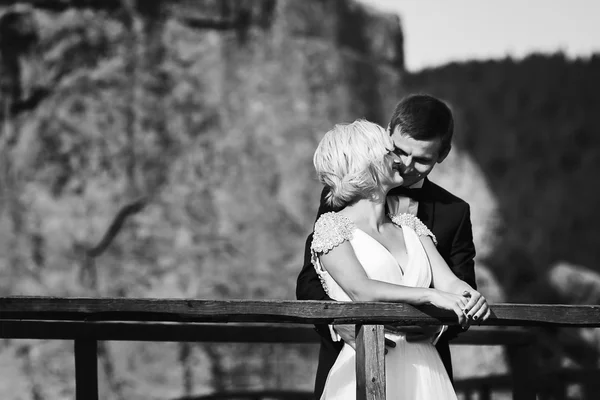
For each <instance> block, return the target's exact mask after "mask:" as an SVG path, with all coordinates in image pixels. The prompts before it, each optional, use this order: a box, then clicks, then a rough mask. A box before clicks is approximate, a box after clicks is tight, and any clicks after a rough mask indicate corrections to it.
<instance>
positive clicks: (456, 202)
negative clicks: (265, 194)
mask: <svg viewBox="0 0 600 400" xmlns="http://www.w3.org/2000/svg"><path fill="white" fill-rule="evenodd" d="M453 131H454V121H453V117H452V112H451V111H450V109H449V108H448V106H447V105H446V104H445V103H444V102H442V101H440V100H439V99H436V98H434V97H432V96H429V95H411V96H408V97H406V98H405V99H403V100H402V101H400V103H398V105H397V106H396V109H395V110H394V113H393V115H392V118H391V121H390V123H389V126H388V129H387V131H386V130H385V129H383V128H382V127H380V126H378V125H376V124H374V123H371V122H368V121H364V120H357V121H355V122H353V123H351V124H343V125H341V124H340V125H336V126H335V127H334V128H333V129H332V130H330V131H329V132H327V133H326V134H325V136H324V137H323V139H322V140H321V142H320V143H319V146H318V147H317V150H316V152H315V154H314V158H313V161H314V165H315V169H316V172H317V176H318V177H319V180H320V181H321V182H322V183H323V184H324V186H325V188H324V190H323V193H322V195H321V204H320V207H319V212H318V215H317V221H316V223H315V226H314V232H313V233H312V234H311V235H310V236H309V237H308V239H307V241H306V251H305V258H304V266H303V268H302V271H301V272H300V275H299V276H298V282H297V288H296V295H297V298H298V299H299V300H336V301H392V302H403V303H409V304H413V305H423V304H431V305H434V306H436V307H439V308H441V309H445V310H450V311H453V312H454V313H456V316H457V320H458V322H459V324H458V325H454V326H450V327H446V326H443V327H434V328H421V329H416V330H414V329H413V330H410V331H409V330H407V329H404V330H403V329H402V328H399V327H397V328H394V327H386V339H388V340H387V342H388V343H391V344H392V347H390V348H389V351H388V352H387V354H386V356H385V367H386V398H387V399H399V400H400V399H411V400H413V399H423V400H426V399H456V394H455V392H454V389H453V387H452V364H451V359H450V349H449V346H448V341H449V340H450V339H452V338H453V337H455V336H456V335H457V334H458V333H460V332H461V331H463V330H465V329H466V328H468V326H469V325H470V324H472V323H480V322H481V321H484V320H485V319H487V318H488V317H489V315H490V309H489V307H488V304H487V302H486V300H485V298H484V297H483V296H482V295H481V294H480V293H479V292H477V291H476V290H475V289H476V285H475V271H474V257H475V247H474V244H473V233H472V229H471V221H470V210H469V205H468V204H467V203H466V202H464V201H463V200H461V199H459V198H458V197H456V196H454V195H452V194H451V193H449V192H448V191H446V190H444V189H442V188H441V187H439V186H437V185H436V184H434V183H432V182H430V181H429V180H428V179H427V175H428V174H429V173H430V172H431V170H432V169H433V167H434V166H435V165H436V164H437V163H440V162H442V161H443V160H444V159H445V158H446V157H447V155H448V153H449V152H450V148H451V140H452V135H453ZM316 328H317V331H318V332H319V334H320V335H321V349H320V352H319V365H318V369H317V377H316V382H315V398H316V399H322V400H348V399H353V398H355V397H356V376H355V357H356V353H355V350H354V326H344V325H336V326H327V325H325V326H317V327H316Z"/></svg>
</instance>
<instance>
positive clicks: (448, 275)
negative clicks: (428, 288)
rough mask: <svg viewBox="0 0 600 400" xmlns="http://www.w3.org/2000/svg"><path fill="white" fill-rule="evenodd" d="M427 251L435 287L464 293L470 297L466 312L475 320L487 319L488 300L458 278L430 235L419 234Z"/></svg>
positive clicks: (455, 292) (450, 291)
mask: <svg viewBox="0 0 600 400" xmlns="http://www.w3.org/2000/svg"><path fill="white" fill-rule="evenodd" d="M419 238H420V239H421V243H422V244H423V247H424V248H425V251H426V252H427V256H428V257H429V262H430V263H431V271H432V275H433V287H434V288H436V289H439V290H442V291H445V292H449V293H454V294H462V295H465V296H468V297H469V301H468V303H467V304H466V305H465V313H467V316H468V317H469V318H473V320H479V319H480V320H482V321H483V320H486V319H487V318H488V317H489V315H490V310H489V307H488V305H487V300H486V299H485V297H483V296H482V295H481V293H479V292H478V291H476V290H475V289H473V288H472V287H471V285H469V284H468V283H466V282H465V281H463V280H461V279H458V277H457V276H456V275H454V272H452V270H451V269H450V267H448V264H446V261H445V260H444V258H443V257H442V256H441V255H440V253H439V252H438V250H437V248H436V247H435V244H434V243H433V240H431V237H429V236H419Z"/></svg>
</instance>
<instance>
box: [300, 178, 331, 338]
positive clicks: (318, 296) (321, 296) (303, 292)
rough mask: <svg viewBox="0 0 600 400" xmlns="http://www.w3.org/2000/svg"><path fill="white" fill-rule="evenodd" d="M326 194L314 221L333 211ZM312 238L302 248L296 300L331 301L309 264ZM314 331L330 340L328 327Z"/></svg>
mask: <svg viewBox="0 0 600 400" xmlns="http://www.w3.org/2000/svg"><path fill="white" fill-rule="evenodd" d="M326 194H327V188H323V191H322V192H321V202H320V205H319V211H318V212H317V218H315V220H317V219H319V217H320V216H321V214H324V213H326V212H330V211H334V209H333V208H332V207H330V206H328V205H327V203H326V202H325V196H326ZM312 238H313V235H312V233H311V234H310V235H308V238H307V239H306V244H305V246H304V265H303V266H302V270H301V271H300V274H299V275H298V279H297V281H296V298H297V299H298V300H332V299H331V298H330V297H329V296H328V295H327V293H325V289H323V285H321V280H320V279H319V276H318V275H317V271H315V268H314V267H313V265H312V262H311V253H310V246H311V244H312ZM315 329H316V331H317V332H318V333H319V334H320V335H321V336H323V337H324V338H326V339H327V340H331V332H330V331H329V326H328V325H315Z"/></svg>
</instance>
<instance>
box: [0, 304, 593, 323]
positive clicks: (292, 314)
mask: <svg viewBox="0 0 600 400" xmlns="http://www.w3.org/2000/svg"><path fill="white" fill-rule="evenodd" d="M492 310H493V311H492V316H491V317H490V318H489V320H488V321H486V322H485V325H496V326H500V325H504V326H577V327H584V326H587V327H600V306H597V305H587V306H571V305H535V304H533V305H532V304H495V305H492ZM2 319H23V320H73V321H161V322H277V323H282V322H293V323H301V324H315V323H321V324H331V323H333V324H336V323H340V324H343V323H363V324H385V323H391V322H394V323H399V324H403V325H439V324H455V323H456V316H455V315H454V314H453V313H451V312H448V311H445V310H440V309H437V308H435V307H432V306H424V307H419V308H417V307H413V306H411V305H408V304H403V303H381V302H332V301H295V300H263V301H256V300H221V301H219V300H192V299H132V298H58V297H0V320H2Z"/></svg>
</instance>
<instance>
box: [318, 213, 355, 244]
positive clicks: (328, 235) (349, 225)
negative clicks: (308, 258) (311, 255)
mask: <svg viewBox="0 0 600 400" xmlns="http://www.w3.org/2000/svg"><path fill="white" fill-rule="evenodd" d="M354 229H355V226H354V223H353V222H352V221H350V220H349V219H348V218H346V217H344V216H343V215H339V214H337V213H335V212H328V213H325V214H323V215H321V216H320V217H319V219H318V220H317V222H316V223H315V232H314V234H313V240H312V244H311V246H310V249H311V251H313V252H315V253H327V252H329V250H331V249H333V248H334V247H337V246H339V245H340V244H342V243H343V242H345V241H346V240H351V239H352V233H353V232H354Z"/></svg>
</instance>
